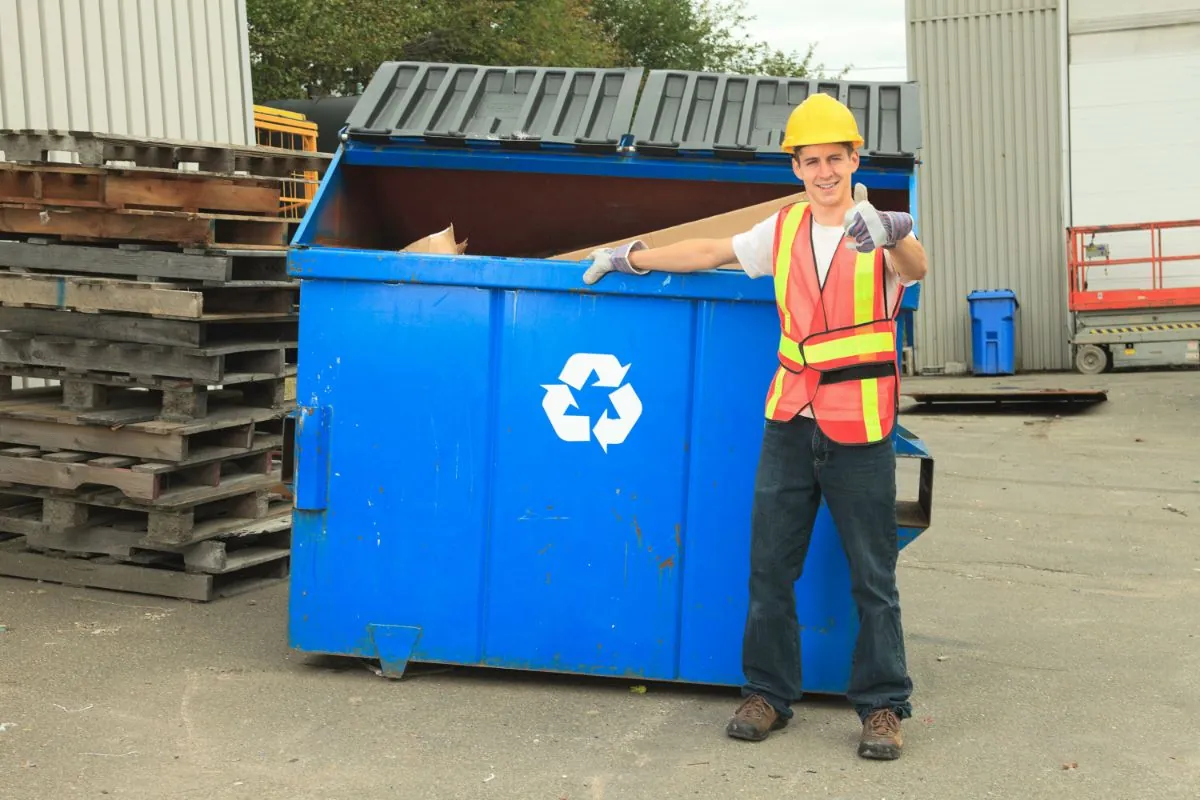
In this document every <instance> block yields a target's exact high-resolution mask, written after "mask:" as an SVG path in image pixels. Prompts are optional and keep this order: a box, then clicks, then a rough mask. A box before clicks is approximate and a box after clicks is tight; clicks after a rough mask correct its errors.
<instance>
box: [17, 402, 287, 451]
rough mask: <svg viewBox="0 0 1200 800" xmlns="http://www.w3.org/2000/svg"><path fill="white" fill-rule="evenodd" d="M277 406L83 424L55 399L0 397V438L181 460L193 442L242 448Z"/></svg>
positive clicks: (277, 413) (34, 444)
mask: <svg viewBox="0 0 1200 800" xmlns="http://www.w3.org/2000/svg"><path fill="white" fill-rule="evenodd" d="M282 413H283V412H282V411H279V410H275V409H261V408H249V407H240V406H232V407H227V408H218V409H216V410H213V411H211V412H210V413H209V415H208V416H206V417H204V418H203V419H199V420H194V421H189V422H169V421H166V420H150V421H147V422H135V423H131V424H129V425H125V426H123V427H121V428H118V429H115V430H114V429H112V428H106V427H101V426H96V425H89V424H88V423H86V422H85V421H82V420H80V419H79V414H78V412H75V411H72V410H70V409H65V408H61V407H60V406H58V404H57V403H55V402H53V401H51V402H50V403H45V402H40V403H30V402H24V401H22V400H20V399H18V400H4V401H0V441H3V442H12V443H14V444H22V445H28V446H31V447H41V448H47V449H49V448H53V449H56V450H73V451H82V452H90V453H107V454H111V455H122V456H134V457H137V458H144V459H152V460H161V461H183V460H185V459H187V458H188V457H189V455H190V454H192V453H193V452H194V450H195V448H197V447H208V446H223V447H239V448H241V449H242V450H248V449H249V448H250V446H251V444H252V441H253V435H254V426H255V424H256V423H260V422H266V421H268V420H271V419H275V418H277V417H279V416H280V415H281V414H282Z"/></svg>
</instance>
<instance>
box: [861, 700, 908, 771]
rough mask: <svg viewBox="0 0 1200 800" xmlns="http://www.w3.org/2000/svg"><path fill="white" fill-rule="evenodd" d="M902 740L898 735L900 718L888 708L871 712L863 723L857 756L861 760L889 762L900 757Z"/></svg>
mask: <svg viewBox="0 0 1200 800" xmlns="http://www.w3.org/2000/svg"><path fill="white" fill-rule="evenodd" d="M903 744H904V740H903V737H902V736H901V735H900V717H898V716H896V712H894V711H892V710H891V709H890V708H881V709H879V710H877V711H872V712H871V714H870V715H869V716H868V717H867V719H866V720H865V721H864V722H863V730H862V738H861V739H859V741H858V754H859V755H860V756H862V757H863V758H875V759H880V760H883V761H891V760H892V759H896V758H899V757H900V748H901V747H902V746H903Z"/></svg>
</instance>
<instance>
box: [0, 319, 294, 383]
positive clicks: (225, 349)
mask: <svg viewBox="0 0 1200 800" xmlns="http://www.w3.org/2000/svg"><path fill="white" fill-rule="evenodd" d="M295 347H297V343H296V342H266V343H260V342H239V343H229V344H223V345H216V346H214V347H211V348H168V347H163V346H156V345H148V344H133V343H128V342H122V343H113V342H106V341H100V340H95V339H71V338H68V337H43V336H33V335H28V334H21V333H13V332H11V331H0V364H4V365H27V366H40V367H57V368H60V369H64V370H68V371H71V372H75V373H77V374H78V373H83V372H87V371H100V372H115V373H123V374H128V375H146V376H162V377H172V378H187V379H190V380H194V381H207V382H211V383H220V382H221V381H222V380H223V379H224V377H225V376H226V375H227V374H230V373H234V372H252V373H260V374H267V375H276V376H282V375H283V374H284V371H285V369H286V367H287V358H286V351H287V349H288V348H295Z"/></svg>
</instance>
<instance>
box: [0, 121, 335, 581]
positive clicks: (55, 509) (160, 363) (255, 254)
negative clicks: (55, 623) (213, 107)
mask: <svg viewBox="0 0 1200 800" xmlns="http://www.w3.org/2000/svg"><path fill="white" fill-rule="evenodd" d="M0 151H3V152H4V154H5V160H4V161H0V531H3V532H6V533H8V534H16V537H15V538H12V539H9V540H8V541H5V542H0V575H8V576H16V577H24V578H31V579H37V580H46V581H53V582H61V583H67V584H72V585H81V586H89V587H96V588H105V589H115V590H122V591H133V592H142V593H148V594H157V595H164V596H172V597H183V598H189V599H195V600H210V599H212V598H213V597H215V596H218V595H220V594H228V593H231V592H234V591H238V590H244V589H247V588H250V587H253V586H258V585H262V584H263V583H264V582H270V581H274V580H280V579H282V578H284V577H286V575H287V569H288V563H289V552H290V547H289V542H290V529H291V518H290V510H291V502H290V497H289V496H288V495H287V493H286V490H285V489H284V487H283V486H282V485H281V483H280V478H279V467H278V461H279V454H280V451H281V449H282V440H281V436H282V432H283V417H284V416H285V415H286V414H287V413H288V411H289V410H290V409H291V407H292V406H293V404H294V397H295V384H294V380H295V378H294V375H295V353H296V346H297V342H296V339H297V319H298V305H297V304H298V301H299V298H298V287H297V286H296V284H295V282H294V281H292V280H290V279H289V278H288V276H287V271H286V253H287V250H286V245H287V241H288V239H289V238H290V236H291V234H292V232H293V230H292V229H293V226H294V224H295V220H293V219H287V218H284V217H282V216H280V197H281V196H282V195H284V194H286V193H285V192H283V191H282V188H283V186H284V184H285V182H286V181H288V180H291V179H292V178H291V176H294V175H296V174H297V173H303V172H304V171H306V170H307V171H312V170H318V171H320V170H322V169H323V168H324V157H323V156H319V155H317V154H306V153H297V152H293V151H274V150H268V149H264V148H238V147H222V146H212V145H200V144H191V143H180V142H168V141H160V140H137V139H126V138H122V137H113V136H96V135H86V134H57V133H49V132H27V131H26V132H20V131H0ZM59 153H65V154H67V157H69V158H70V159H71V160H72V161H73V162H74V163H61V159H62V156H60V155H58V154H59ZM114 162H116V163H115V164H114ZM181 165H182V166H184V167H189V166H190V167H192V169H186V168H181Z"/></svg>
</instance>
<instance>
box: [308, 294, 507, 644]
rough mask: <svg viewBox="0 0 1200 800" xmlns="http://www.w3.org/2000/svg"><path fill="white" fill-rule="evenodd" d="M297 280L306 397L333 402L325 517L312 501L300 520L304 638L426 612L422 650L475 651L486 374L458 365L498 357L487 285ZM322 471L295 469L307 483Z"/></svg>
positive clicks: (342, 635) (360, 630)
mask: <svg viewBox="0 0 1200 800" xmlns="http://www.w3.org/2000/svg"><path fill="white" fill-rule="evenodd" d="M301 292H302V294H301V306H302V308H303V309H304V313H302V314H301V322H300V341H301V355H300V363H299V367H298V373H299V374H298V380H297V399H298V402H299V403H300V404H301V405H302V406H309V407H318V408H323V409H325V410H326V414H325V415H324V416H325V418H326V419H327V420H329V431H328V436H327V441H328V446H329V450H330V453H331V466H330V467H329V469H328V470H327V473H325V474H327V475H328V478H327V479H328V482H329V485H328V510H327V511H326V512H325V516H326V519H325V524H324V525H320V524H318V523H317V522H316V521H315V520H313V519H311V518H312V517H313V516H314V515H311V514H308V515H305V516H307V517H309V518H310V520H309V521H308V522H307V524H303V525H300V526H298V527H297V529H296V531H295V536H296V542H295V548H296V551H297V553H298V554H302V555H301V556H300V557H299V558H298V559H297V564H296V567H295V568H294V571H293V598H292V600H293V602H292V613H291V622H292V638H293V641H294V646H296V647H297V648H299V649H302V650H309V651H314V652H350V653H371V652H373V648H374V645H373V644H372V643H371V637H370V634H369V631H368V628H367V626H368V625H371V624H379V623H390V624H395V625H411V626H417V627H419V628H420V631H419V635H418V637H417V641H416V648H415V651H414V657H418V656H419V657H421V658H427V659H431V660H448V661H473V660H476V659H478V658H479V657H480V655H481V648H480V635H479V632H480V624H481V621H480V608H481V607H482V602H481V578H482V565H483V552H484V542H485V536H486V531H487V524H486V523H487V517H486V513H485V508H486V506H485V503H486V500H487V481H486V474H487V470H488V463H489V461H488V447H489V442H488V439H489V430H488V425H487V409H488V384H487V381H486V380H483V379H474V378H470V377H465V378H462V377H460V379H457V380H456V379H455V376H470V375H471V374H473V373H475V374H482V375H487V374H488V373H489V369H490V365H489V362H490V358H491V352H492V350H491V337H492V334H493V331H492V328H491V325H490V320H491V301H490V298H489V293H488V292H487V291H483V290H479V289H471V288H465V287H445V286H411V285H410V286H401V285H398V284H378V283H363V282H351V281H312V280H308V281H304V283H303V286H302V290H301ZM432 309H437V313H436V315H434V314H432V313H431V310H432ZM435 319H436V320H437V322H438V323H439V324H436V325H435V324H432V323H433V321H434V320H435ZM450 364H452V365H453V368H449V367H448V365H450ZM467 475H470V476H473V477H474V478H475V479H474V480H462V477H463V476H467ZM322 479H323V475H322V474H321V473H320V472H319V471H316V472H314V473H312V474H308V473H305V472H303V471H299V472H298V473H297V486H298V491H299V490H300V487H304V486H305V485H306V483H307V482H311V481H318V480H322ZM298 576H299V579H297V577H298Z"/></svg>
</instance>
